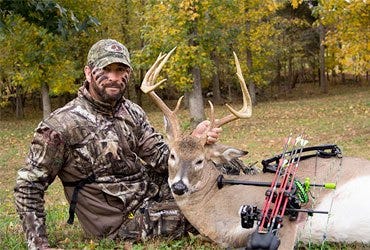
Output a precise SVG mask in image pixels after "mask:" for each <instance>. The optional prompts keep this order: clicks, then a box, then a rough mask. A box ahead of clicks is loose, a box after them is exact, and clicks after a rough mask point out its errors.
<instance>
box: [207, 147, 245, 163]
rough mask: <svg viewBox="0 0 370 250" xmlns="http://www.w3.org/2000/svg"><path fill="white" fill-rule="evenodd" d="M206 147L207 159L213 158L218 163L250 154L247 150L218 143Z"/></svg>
mask: <svg viewBox="0 0 370 250" xmlns="http://www.w3.org/2000/svg"><path fill="white" fill-rule="evenodd" d="M205 149H206V157H207V159H209V160H212V161H213V162H214V163H216V164H219V163H225V162H228V161H230V160H232V159H234V158H239V157H242V156H245V155H247V154H248V152H247V151H244V150H240V149H237V148H233V147H230V146H226V145H222V144H218V143H216V144H211V145H206V147H205Z"/></svg>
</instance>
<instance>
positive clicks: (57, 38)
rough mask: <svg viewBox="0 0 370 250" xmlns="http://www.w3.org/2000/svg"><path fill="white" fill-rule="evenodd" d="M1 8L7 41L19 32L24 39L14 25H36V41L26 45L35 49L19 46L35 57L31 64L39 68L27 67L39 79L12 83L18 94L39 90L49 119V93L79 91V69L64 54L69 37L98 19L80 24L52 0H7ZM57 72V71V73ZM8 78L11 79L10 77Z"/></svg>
mask: <svg viewBox="0 0 370 250" xmlns="http://www.w3.org/2000/svg"><path fill="white" fill-rule="evenodd" d="M0 8H1V14H2V15H1V24H2V25H1V27H2V30H1V32H2V33H3V34H4V37H6V38H7V39H8V40H9V39H10V40H12V33H13V32H16V33H17V36H19V37H21V36H22V34H21V33H22V30H20V31H19V30H18V28H17V27H16V26H15V25H14V23H16V24H19V25H20V27H23V28H24V27H26V26H28V23H30V24H32V25H34V28H33V29H36V30H37V31H35V32H34V33H35V34H33V36H31V37H33V38H34V40H32V41H30V43H28V44H27V45H28V46H33V49H32V50H31V51H30V52H29V51H24V49H25V48H22V46H20V47H19V50H18V51H17V52H24V53H22V54H24V55H27V56H28V58H32V60H33V61H32V62H38V64H36V65H35V64H32V65H31V64H30V65H25V67H26V68H27V69H31V68H33V71H32V72H34V73H32V75H33V76H34V77H36V78H37V80H36V79H33V81H32V82H26V80H25V78H24V77H23V74H20V75H21V76H22V77H21V78H19V82H13V83H9V84H10V85H12V84H13V85H14V84H15V85H16V86H17V88H16V89H17V90H19V91H20V90H22V89H25V88H24V87H25V86H27V89H29V90H32V91H33V90H35V89H39V90H40V91H41V93H42V101H43V112H44V117H46V116H48V115H49V114H50V112H51V104H50V97H49V94H50V93H51V94H60V93H63V92H71V91H75V89H76V88H73V84H74V80H75V78H76V73H75V72H76V69H75V68H74V65H73V63H72V62H71V61H70V60H69V59H68V58H66V53H65V49H66V47H65V46H64V45H65V44H66V43H65V42H66V41H67V39H68V36H70V35H71V34H74V33H75V32H81V31H83V30H85V29H87V27H89V26H91V25H93V24H97V20H96V19H94V18H92V17H87V18H86V19H85V20H84V21H83V22H80V21H79V19H78V18H77V17H76V16H75V15H74V13H73V11H69V10H67V9H65V8H64V7H62V6H61V5H59V4H58V3H56V2H55V1H52V0H49V1H42V2H38V1H26V0H20V1H11V0H4V1H2V2H0ZM21 42H22V41H21ZM23 42H24V41H23ZM9 46H12V45H9ZM25 62H28V61H27V59H25ZM54 70H55V71H54ZM63 70H66V71H67V72H68V75H69V76H70V77H67V74H65V73H64V72H63ZM16 71H17V70H16ZM18 71H19V70H18ZM55 72H58V74H56V73H55ZM5 78H7V79H9V77H5ZM35 85H37V88H35ZM21 86H23V88H21ZM17 103H18V102H17ZM18 106H19V105H18Z"/></svg>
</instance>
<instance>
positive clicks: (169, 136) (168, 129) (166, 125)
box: [163, 116, 174, 141]
mask: <svg viewBox="0 0 370 250" xmlns="http://www.w3.org/2000/svg"><path fill="white" fill-rule="evenodd" d="M163 124H164V129H165V131H166V135H167V139H168V141H172V140H173V138H174V137H173V133H172V131H173V129H172V127H171V123H170V122H168V119H167V117H166V116H163Z"/></svg>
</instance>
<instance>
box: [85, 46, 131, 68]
mask: <svg viewBox="0 0 370 250" xmlns="http://www.w3.org/2000/svg"><path fill="white" fill-rule="evenodd" d="M111 63H123V64H125V65H127V66H129V67H130V68H131V69H132V67H131V64H130V54H129V52H128V50H127V48H126V47H125V46H124V45H122V44H121V43H119V42H117V41H116V40H113V39H103V40H100V41H98V42H97V43H95V44H94V45H93V46H92V47H91V49H90V51H89V53H88V55H87V65H93V66H94V67H98V68H103V67H105V66H107V65H109V64H111Z"/></svg>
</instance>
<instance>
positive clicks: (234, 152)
mask: <svg viewBox="0 0 370 250" xmlns="http://www.w3.org/2000/svg"><path fill="white" fill-rule="evenodd" d="M247 154H248V151H244V150H240V149H237V148H232V147H229V148H227V149H226V150H225V151H224V152H223V153H222V156H223V157H224V158H225V159H226V160H227V161H230V160H231V159H234V158H239V157H242V156H245V155H247Z"/></svg>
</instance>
